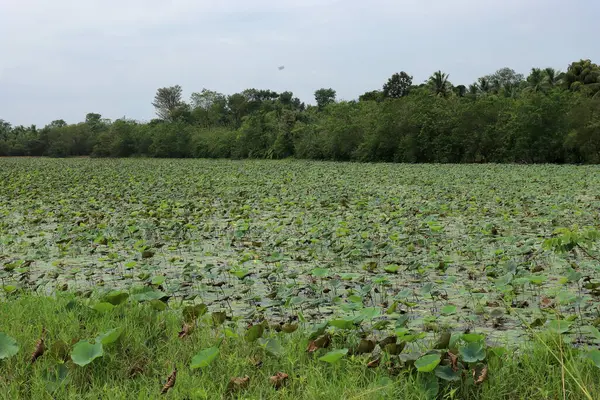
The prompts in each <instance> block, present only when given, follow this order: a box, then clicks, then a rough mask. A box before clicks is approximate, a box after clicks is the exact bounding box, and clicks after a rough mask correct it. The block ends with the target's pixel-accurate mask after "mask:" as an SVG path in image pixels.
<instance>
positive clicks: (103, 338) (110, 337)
mask: <svg viewBox="0 0 600 400" xmlns="http://www.w3.org/2000/svg"><path fill="white" fill-rule="evenodd" d="M121 333H123V329H122V328H114V329H111V330H109V331H106V332H104V333H101V334H99V335H98V336H97V337H96V341H99V342H101V343H102V344H103V345H107V344H111V343H114V342H116V341H117V340H119V337H121Z"/></svg>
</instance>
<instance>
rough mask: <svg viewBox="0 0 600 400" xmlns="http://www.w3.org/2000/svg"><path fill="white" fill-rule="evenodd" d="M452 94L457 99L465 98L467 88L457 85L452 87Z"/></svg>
mask: <svg viewBox="0 0 600 400" xmlns="http://www.w3.org/2000/svg"><path fill="white" fill-rule="evenodd" d="M454 94H456V95H457V96H458V97H465V95H466V94H467V87H466V86H465V85H458V86H455V87H454Z"/></svg>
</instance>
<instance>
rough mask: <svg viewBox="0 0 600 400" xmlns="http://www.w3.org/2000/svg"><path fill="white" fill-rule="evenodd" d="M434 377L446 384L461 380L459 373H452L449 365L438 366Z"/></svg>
mask: <svg viewBox="0 0 600 400" xmlns="http://www.w3.org/2000/svg"><path fill="white" fill-rule="evenodd" d="M435 376H437V377H438V378H440V379H443V380H445V381H448V382H456V381H460V378H461V374H460V372H459V371H454V370H453V369H452V367H451V366H450V365H438V366H437V368H436V369H435Z"/></svg>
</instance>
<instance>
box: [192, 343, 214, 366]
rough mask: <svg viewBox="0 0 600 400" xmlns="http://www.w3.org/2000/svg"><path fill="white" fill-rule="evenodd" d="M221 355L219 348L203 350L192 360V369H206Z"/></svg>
mask: <svg viewBox="0 0 600 400" xmlns="http://www.w3.org/2000/svg"><path fill="white" fill-rule="evenodd" d="M218 355H219V348H218V347H209V348H208V349H204V350H202V351H201V352H200V353H198V354H196V355H195V356H194V358H192V363H191V364H190V368H191V369H198V368H204V367H207V366H209V365H210V364H211V363H212V362H213V361H214V360H215V359H216V358H217V356H218Z"/></svg>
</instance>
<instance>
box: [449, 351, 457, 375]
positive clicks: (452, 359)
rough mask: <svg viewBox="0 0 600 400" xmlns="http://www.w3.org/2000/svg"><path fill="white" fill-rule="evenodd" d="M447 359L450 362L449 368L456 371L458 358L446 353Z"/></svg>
mask: <svg viewBox="0 0 600 400" xmlns="http://www.w3.org/2000/svg"><path fill="white" fill-rule="evenodd" d="M448 359H449V360H450V366H452V370H453V371H454V372H456V371H458V356H457V355H456V354H454V353H452V352H450V351H449V352H448Z"/></svg>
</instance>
